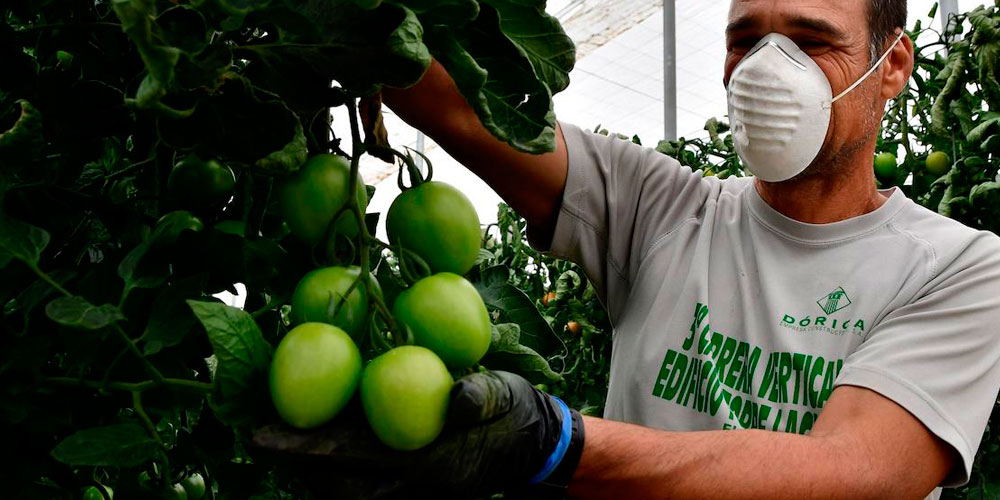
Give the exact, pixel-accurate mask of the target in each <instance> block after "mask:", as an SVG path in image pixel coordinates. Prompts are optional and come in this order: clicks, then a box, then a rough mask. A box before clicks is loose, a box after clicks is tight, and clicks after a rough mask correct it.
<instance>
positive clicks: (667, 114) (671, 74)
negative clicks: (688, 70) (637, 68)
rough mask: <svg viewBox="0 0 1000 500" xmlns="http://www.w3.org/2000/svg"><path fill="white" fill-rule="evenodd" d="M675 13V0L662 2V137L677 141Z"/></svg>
mask: <svg viewBox="0 0 1000 500" xmlns="http://www.w3.org/2000/svg"><path fill="white" fill-rule="evenodd" d="M676 14H677V11H676V5H675V0H664V2H663V137H664V138H665V139H668V140H671V141H672V140H675V139H677V29H676V26H677V22H676V21H677V16H676Z"/></svg>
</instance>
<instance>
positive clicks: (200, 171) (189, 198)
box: [167, 155, 236, 206]
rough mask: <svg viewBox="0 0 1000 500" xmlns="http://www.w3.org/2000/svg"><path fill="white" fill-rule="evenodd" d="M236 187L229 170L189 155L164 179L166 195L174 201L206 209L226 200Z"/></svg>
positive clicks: (213, 162) (217, 163)
mask: <svg viewBox="0 0 1000 500" xmlns="http://www.w3.org/2000/svg"><path fill="white" fill-rule="evenodd" d="M235 187H236V176H235V175H234V174H233V169H231V168H229V167H228V166H226V165H223V164H221V163H219V162H217V161H215V160H208V161H203V160H202V159H201V158H198V157H197V156H194V155H189V156H187V157H185V158H184V159H183V160H181V161H179V162H177V164H176V165H174V168H173V169H171V170H170V176H169V177H168V178H167V192H168V193H170V196H171V197H172V198H174V199H176V200H181V201H185V202H188V203H190V204H191V205H194V206H207V205H213V204H216V203H222V202H225V201H227V200H229V197H230V196H232V192H233V189H234V188H235Z"/></svg>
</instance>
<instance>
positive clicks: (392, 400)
mask: <svg viewBox="0 0 1000 500" xmlns="http://www.w3.org/2000/svg"><path fill="white" fill-rule="evenodd" d="M453 383H454V381H453V380H452V378H451V374H450V373H448V368H447V367H445V365H444V363H443V362H442V361H441V359H440V358H438V357H437V355H435V354H434V353H433V352H431V351H430V350H428V349H425V348H423V347H420V346H414V345H407V346H401V347H397V348H395V349H392V350H390V351H389V352H386V353H385V354H382V355H381V356H379V357H377V358H375V359H374V360H372V362H371V363H369V364H368V366H367V367H365V372H364V374H363V375H362V376H361V403H362V405H363V406H364V409H365V415H367V416H368V423H369V424H370V425H371V427H372V430H374V431H375V435H376V436H378V438H379V439H380V440H381V441H382V442H383V443H385V444H386V445H387V446H389V447H390V448H393V449H396V450H404V451H408V450H416V449H418V448H421V447H424V446H426V445H428V444H430V443H431V441H434V439H435V438H437V436H438V434H440V433H441V429H442V428H444V419H445V414H446V413H447V411H448V401H449V397H450V393H451V386H452V384H453Z"/></svg>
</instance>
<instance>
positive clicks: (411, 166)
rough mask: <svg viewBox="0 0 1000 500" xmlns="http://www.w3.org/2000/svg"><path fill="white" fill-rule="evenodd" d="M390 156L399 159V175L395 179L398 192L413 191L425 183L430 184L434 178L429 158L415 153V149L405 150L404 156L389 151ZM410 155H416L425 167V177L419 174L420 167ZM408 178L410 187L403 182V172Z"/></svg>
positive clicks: (397, 152) (418, 152)
mask: <svg viewBox="0 0 1000 500" xmlns="http://www.w3.org/2000/svg"><path fill="white" fill-rule="evenodd" d="M390 151H392V154H393V155H395V156H396V157H397V158H399V161H400V163H401V165H400V166H399V175H398V177H396V184H397V185H398V186H399V191H400V192H403V191H406V190H408V189H413V188H415V187H417V186H419V185H421V184H423V183H425V182H430V181H431V179H432V178H433V177H434V165H432V164H431V160H430V158H428V157H427V155H425V154H423V153H421V152H420V151H417V150H416V149H412V148H406V154H405V155H404V154H403V153H400V152H399V151H396V150H395V149H392V150H390ZM411 153H416V154H417V155H418V156H419V157H420V158H421V159H423V162H424V164H425V165H427V175H423V174H422V173H421V172H420V167H419V166H418V165H417V163H416V161H415V160H414V158H413V155H412V154H411ZM404 170H405V171H406V173H407V174H408V175H409V176H410V185H409V186H407V185H406V182H405V181H404V180H403V171H404Z"/></svg>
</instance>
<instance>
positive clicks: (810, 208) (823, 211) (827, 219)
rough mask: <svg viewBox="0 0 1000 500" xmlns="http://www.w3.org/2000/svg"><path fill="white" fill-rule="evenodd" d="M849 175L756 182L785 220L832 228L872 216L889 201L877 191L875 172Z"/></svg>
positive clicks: (859, 170)
mask: <svg viewBox="0 0 1000 500" xmlns="http://www.w3.org/2000/svg"><path fill="white" fill-rule="evenodd" d="M845 174H846V175H843V176H834V175H813V176H809V177H805V178H802V179H792V180H788V181H785V182H765V181H762V180H760V179H757V180H756V181H755V185H756V188H757V192H758V193H760V197H761V198H762V199H763V200H764V201H765V202H766V203H767V204H768V205H770V206H771V208H773V209H775V210H777V211H778V212H779V213H781V214H783V215H784V216H786V217H789V218H791V219H794V220H797V221H799V222H807V223H810V224H829V223H831V222H838V221H842V220H847V219H850V218H852V217H857V216H859V215H864V214H866V213H869V212H873V211H875V210H876V209H878V208H879V207H881V206H882V204H883V203H885V201H886V200H887V199H888V198H886V196H885V195H883V194H882V193H879V192H878V189H877V188H876V187H875V174H874V172H873V171H872V169H870V168H868V169H858V168H854V169H849V170H847V171H846V172H845Z"/></svg>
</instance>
